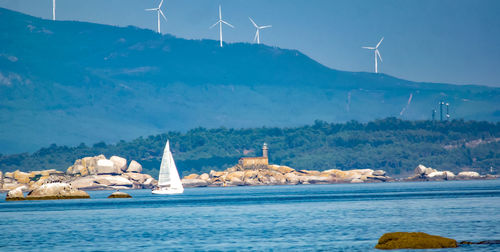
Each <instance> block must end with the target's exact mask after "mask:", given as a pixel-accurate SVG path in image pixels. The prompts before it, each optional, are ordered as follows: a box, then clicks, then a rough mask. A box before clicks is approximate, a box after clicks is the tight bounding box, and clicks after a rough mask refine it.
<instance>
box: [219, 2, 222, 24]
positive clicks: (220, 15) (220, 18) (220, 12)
mask: <svg viewBox="0 0 500 252" xmlns="http://www.w3.org/2000/svg"><path fill="white" fill-rule="evenodd" d="M219 20H222V11H221V7H220V4H219Z"/></svg>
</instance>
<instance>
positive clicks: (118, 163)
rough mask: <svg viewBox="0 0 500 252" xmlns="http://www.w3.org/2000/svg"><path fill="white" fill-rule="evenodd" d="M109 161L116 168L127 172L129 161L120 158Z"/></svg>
mask: <svg viewBox="0 0 500 252" xmlns="http://www.w3.org/2000/svg"><path fill="white" fill-rule="evenodd" d="M109 160H110V161H111V162H113V164H114V165H115V167H116V168H118V169H120V170H121V171H126V170H127V159H125V158H122V157H119V156H112V157H110V158H109Z"/></svg>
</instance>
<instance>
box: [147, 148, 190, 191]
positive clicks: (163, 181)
mask: <svg viewBox="0 0 500 252" xmlns="http://www.w3.org/2000/svg"><path fill="white" fill-rule="evenodd" d="M183 192H184V187H183V186H182V182H181V179H180V177H179V172H178V171H177V167H176V166H175V162H174V157H173V156H172V152H170V143H169V141H168V140H167V144H165V149H164V150H163V157H162V159H161V165H160V175H159V178H158V188H155V189H153V191H152V193H153V194H179V193H183Z"/></svg>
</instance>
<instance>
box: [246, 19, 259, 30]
mask: <svg viewBox="0 0 500 252" xmlns="http://www.w3.org/2000/svg"><path fill="white" fill-rule="evenodd" d="M248 18H249V19H250V21H251V22H252V24H253V26H255V28H259V27H258V26H257V24H256V23H255V22H254V21H253V19H252V18H251V17H248Z"/></svg>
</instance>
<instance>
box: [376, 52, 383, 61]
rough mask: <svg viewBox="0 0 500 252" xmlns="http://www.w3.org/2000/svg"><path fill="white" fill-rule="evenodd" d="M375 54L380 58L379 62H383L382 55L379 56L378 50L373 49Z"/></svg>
mask: <svg viewBox="0 0 500 252" xmlns="http://www.w3.org/2000/svg"><path fill="white" fill-rule="evenodd" d="M375 54H377V55H378V58H379V59H380V62H384V61H383V60H382V56H380V52H379V51H378V50H375Z"/></svg>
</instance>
